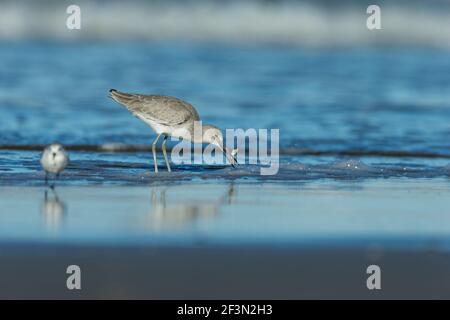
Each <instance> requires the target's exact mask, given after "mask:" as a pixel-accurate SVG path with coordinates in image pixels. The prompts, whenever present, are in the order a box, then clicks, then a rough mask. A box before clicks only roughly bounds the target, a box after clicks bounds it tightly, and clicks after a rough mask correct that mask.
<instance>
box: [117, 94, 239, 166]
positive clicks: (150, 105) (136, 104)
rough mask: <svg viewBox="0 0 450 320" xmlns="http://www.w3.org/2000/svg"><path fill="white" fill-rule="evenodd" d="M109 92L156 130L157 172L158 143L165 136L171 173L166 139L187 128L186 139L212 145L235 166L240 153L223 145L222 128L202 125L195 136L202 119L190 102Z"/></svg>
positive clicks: (165, 155) (163, 149) (163, 148)
mask: <svg viewBox="0 0 450 320" xmlns="http://www.w3.org/2000/svg"><path fill="white" fill-rule="evenodd" d="M109 92H110V97H111V98H112V99H113V100H115V101H117V102H118V103H120V104H122V105H124V106H125V107H126V108H127V109H128V111H130V112H131V113H132V114H133V115H135V116H136V117H137V118H139V119H140V120H142V121H144V122H145V123H146V124H148V125H149V126H150V127H152V128H153V130H155V131H156V133H157V136H156V139H155V140H154V141H153V143H152V153H153V161H154V165H155V172H158V165H157V163H156V143H157V142H158V139H159V138H160V137H161V135H164V141H163V143H162V151H163V154H164V160H165V162H166V165H167V170H168V171H169V172H170V171H171V170H170V164H169V160H168V158H167V152H166V142H167V138H168V137H169V136H174V134H175V133H176V132H177V130H179V129H185V130H186V132H187V133H188V135H187V136H185V137H183V139H186V140H190V141H192V142H194V143H212V144H214V145H216V146H217V147H218V148H219V149H220V150H221V151H222V152H223V153H224V154H225V156H226V157H227V159H228V161H229V162H230V163H231V165H232V166H235V165H236V163H237V161H236V152H237V150H229V149H228V148H226V147H224V146H223V136H222V132H221V131H220V129H219V128H217V127H215V126H212V125H203V126H202V132H203V134H202V136H201V137H196V135H194V122H196V121H200V117H199V115H198V113H197V110H195V108H194V107H193V106H192V105H191V104H190V103H188V102H186V101H183V100H181V99H178V98H175V97H168V96H160V95H142V94H130V93H124V92H120V91H117V90H115V89H111V90H109ZM177 138H178V136H177Z"/></svg>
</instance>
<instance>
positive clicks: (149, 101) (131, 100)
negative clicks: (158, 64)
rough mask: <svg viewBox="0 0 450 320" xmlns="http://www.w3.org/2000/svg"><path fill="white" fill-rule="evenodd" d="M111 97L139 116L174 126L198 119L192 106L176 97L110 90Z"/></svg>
mask: <svg viewBox="0 0 450 320" xmlns="http://www.w3.org/2000/svg"><path fill="white" fill-rule="evenodd" d="M111 97H112V98H113V99H114V100H116V101H117V102H119V103H121V104H123V105H124V106H125V107H127V109H128V110H129V111H130V112H131V113H133V114H134V115H135V116H138V117H139V118H141V117H142V118H144V119H147V120H151V121H155V122H158V123H160V124H164V125H168V126H174V125H179V124H182V123H185V122H186V121H188V120H193V121H198V120H200V118H199V116H198V113H197V111H196V110H195V109H194V107H193V106H192V105H191V104H189V103H187V102H185V101H183V100H180V99H177V98H174V97H168V96H157V95H141V94H128V93H122V92H119V91H113V92H111Z"/></svg>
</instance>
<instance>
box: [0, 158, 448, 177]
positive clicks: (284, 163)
mask: <svg viewBox="0 0 450 320" xmlns="http://www.w3.org/2000/svg"><path fill="white" fill-rule="evenodd" d="M39 156H40V153H39V152H33V151H9V152H7V154H5V155H4V157H2V158H0V185H43V184H44V173H43V172H42V169H41V167H40V164H39ZM70 156H71V163H70V164H69V166H68V167H67V168H66V170H65V171H64V173H63V174H62V175H61V178H60V180H59V181H58V184H59V185H66V186H83V185H152V184H174V183H175V184H177V183H181V182H183V181H184V182H195V181H210V182H217V181H239V182H242V183H261V182H275V183H277V182H279V183H285V182H306V181H320V180H330V179H331V180H336V181H345V180H360V179H380V178H382V179H386V178H398V177H402V178H410V179H424V178H446V177H450V165H449V164H448V162H446V161H442V160H433V161H431V160H427V161H426V162H423V163H422V164H420V161H419V160H420V159H413V160H414V161H412V162H408V163H404V162H397V161H396V162H388V161H386V159H384V158H373V157H370V158H364V159H362V160H361V159H358V160H357V159H345V160H341V161H336V160H333V157H329V158H322V157H318V158H317V157H296V156H283V157H282V158H281V159H280V163H279V171H278V173H277V174H276V175H261V165H250V164H241V165H239V166H238V167H237V168H232V167H231V166H229V165H173V167H172V170H173V172H171V173H168V172H166V168H165V167H164V165H163V164H162V162H161V161H162V160H161V159H160V160H161V161H160V163H159V167H160V172H159V173H158V174H155V173H154V172H153V165H152V163H151V160H150V158H151V157H150V153H148V152H137V153H97V152H71V155H70Z"/></svg>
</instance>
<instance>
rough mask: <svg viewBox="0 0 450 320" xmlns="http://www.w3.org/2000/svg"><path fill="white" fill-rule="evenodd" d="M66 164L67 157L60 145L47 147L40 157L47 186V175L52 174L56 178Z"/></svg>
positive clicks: (67, 161)
mask: <svg viewBox="0 0 450 320" xmlns="http://www.w3.org/2000/svg"><path fill="white" fill-rule="evenodd" d="M68 163H69V155H68V154H67V152H66V150H64V147H63V146H62V145H61V144H60V143H52V144H51V145H49V146H47V147H46V148H45V149H44V152H43V153H42V157H41V165H42V168H43V169H44V171H45V184H47V181H48V174H49V173H54V174H55V176H56V178H58V177H59V174H60V173H61V172H62V171H63V170H64V168H65V167H66V166H67V164H68Z"/></svg>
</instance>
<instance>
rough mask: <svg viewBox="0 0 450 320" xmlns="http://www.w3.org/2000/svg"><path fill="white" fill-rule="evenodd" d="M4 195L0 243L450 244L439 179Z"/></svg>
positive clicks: (24, 190) (444, 184) (11, 190)
mask: <svg viewBox="0 0 450 320" xmlns="http://www.w3.org/2000/svg"><path fill="white" fill-rule="evenodd" d="M0 190H1V192H0V194H1V201H0V203H1V211H2V215H1V216H0V220H1V221H0V222H1V223H0V239H1V241H2V242H5V241H6V242H25V243H30V242H33V243H36V241H37V242H44V243H53V244H54V243H90V244H107V245H111V244H122V245H123V244H132V245H143V244H154V245H155V244H156V245H177V246H193V245H205V246H212V245H221V244H222V245H223V244H226V245H244V244H253V245H255V244H256V245H258V244H260V245H261V244H270V245H271V246H273V245H277V244H290V245H316V246H317V245H318V246H323V245H326V246H327V247H330V246H331V247H332V246H341V245H346V246H348V245H351V246H353V247H363V248H369V249H370V247H371V246H376V245H378V246H381V247H380V248H385V249H389V248H391V249H392V248H395V247H401V248H415V249H418V248H422V249H433V250H436V249H440V250H448V248H450V247H449V244H450V242H449V240H450V238H449V234H450V229H449V226H450V224H449V223H448V221H447V220H448V219H449V216H448V208H449V207H450V197H449V192H450V188H449V182H448V180H444V179H433V180H429V179H421V180H414V181H411V180H410V179H404V178H403V179H392V180H390V182H389V184H387V183H386V182H384V181H382V180H371V181H359V182H355V181H348V182H336V181H323V182H317V181H316V182H309V183H303V184H298V183H294V184H289V183H287V184H271V183H270V184H259V185H257V187H255V185H254V184H250V185H249V184H236V183H233V182H229V183H220V184H217V183H207V182H196V183H190V184H189V188H187V187H186V185H184V184H181V185H180V184H165V185H160V186H145V187H120V188H118V187H102V188H98V187H83V188H80V187H60V188H56V190H55V191H51V190H47V189H45V188H39V187H31V188H30V187H0ZM275 212H276V214H274V213H275Z"/></svg>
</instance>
